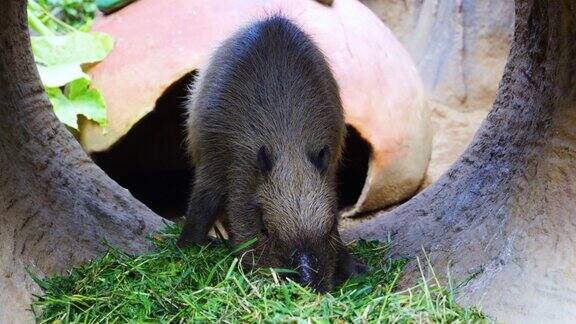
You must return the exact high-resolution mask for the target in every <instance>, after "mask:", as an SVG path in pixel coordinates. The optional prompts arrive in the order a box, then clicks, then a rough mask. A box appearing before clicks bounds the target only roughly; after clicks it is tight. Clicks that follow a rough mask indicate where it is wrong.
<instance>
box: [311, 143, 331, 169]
mask: <svg viewBox="0 0 576 324" xmlns="http://www.w3.org/2000/svg"><path fill="white" fill-rule="evenodd" d="M310 160H311V161H312V163H313V164H314V166H315V167H316V168H317V169H318V171H320V173H324V172H326V170H327V169H328V164H330V147H329V146H328V145H324V147H323V148H322V149H321V150H320V151H319V152H318V153H317V154H312V155H311V156H310Z"/></svg>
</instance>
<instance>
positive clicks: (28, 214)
mask: <svg viewBox="0 0 576 324" xmlns="http://www.w3.org/2000/svg"><path fill="white" fill-rule="evenodd" d="M164 224H165V222H164V221H163V220H162V219H161V218H160V217H159V216H157V215H155V214H154V213H153V212H151V211H150V210H149V209H148V208H147V207H145V206H144V205H143V204H142V203H140V202H138V201H137V200H135V199H134V198H133V197H132V196H131V195H130V193H129V192H128V191H127V190H126V189H123V188H122V187H120V186H119V185H118V184H116V183H115V182H114V181H112V180H111V179H109V178H108V177H107V176H106V175H105V174H104V172H103V171H102V170H100V169H99V168H98V167H97V166H96V165H95V164H93V163H92V161H91V160H90V158H89V157H88V156H87V155H86V154H85V153H84V152H83V151H82V149H81V147H80V145H79V144H78V143H77V142H76V140H75V139H74V138H73V137H72V136H71V134H70V133H69V132H68V131H67V130H66V129H65V128H64V126H63V125H62V124H61V123H60V122H59V121H58V120H57V119H56V117H55V116H54V114H53V113H52V107H51V105H50V102H49V101H48V98H47V96H46V95H45V93H44V91H43V88H42V85H41V83H40V81H39V77H38V73H37V71H36V68H35V64H34V59H33V56H32V53H31V50H30V39H29V35H28V27H27V19H26V1H25V0H8V1H6V2H4V3H3V4H2V15H0V257H1V259H0V260H1V261H0V322H2V323H10V322H21V321H29V320H32V313H31V312H29V311H27V309H29V308H30V302H31V300H32V299H31V294H32V293H40V291H39V288H38V287H37V286H36V285H35V284H34V282H33V281H32V280H31V279H30V277H29V276H28V274H27V272H26V271H27V270H28V271H31V272H33V273H35V274H37V275H39V276H43V275H47V274H54V273H61V272H63V271H65V270H67V269H70V268H71V267H72V266H74V265H77V264H78V263H80V262H83V261H86V260H89V259H91V258H94V257H96V256H98V255H99V254H100V253H102V252H103V251H105V250H106V249H107V248H108V244H109V245H112V246H115V247H118V248H120V249H122V250H124V251H126V252H128V253H141V252H144V251H146V250H148V249H149V248H150V247H151V246H150V243H149V241H148V240H147V239H146V236H147V235H148V234H150V233H152V232H154V231H157V230H159V229H160V228H162V227H163V226H164Z"/></svg>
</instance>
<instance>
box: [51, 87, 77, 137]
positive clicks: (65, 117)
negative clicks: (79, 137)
mask: <svg viewBox="0 0 576 324" xmlns="http://www.w3.org/2000/svg"><path fill="white" fill-rule="evenodd" d="M46 93H47V94H48V98H49V99H50V102H51V103H52V107H54V113H55V114H56V117H58V119H59V120H60V121H61V122H63V123H64V124H65V125H67V126H69V127H72V128H74V129H78V114H77V112H76V109H75V108H74V104H72V102H71V101H70V100H69V99H68V98H67V97H66V96H65V95H64V94H63V93H62V90H60V88H46Z"/></svg>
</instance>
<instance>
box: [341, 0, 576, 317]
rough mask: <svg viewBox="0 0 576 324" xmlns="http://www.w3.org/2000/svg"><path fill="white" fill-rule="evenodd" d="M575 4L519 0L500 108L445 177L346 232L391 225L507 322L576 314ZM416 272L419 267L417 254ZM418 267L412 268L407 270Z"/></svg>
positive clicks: (382, 232)
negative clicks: (406, 200) (472, 276)
mask: <svg viewBox="0 0 576 324" xmlns="http://www.w3.org/2000/svg"><path fill="white" fill-rule="evenodd" d="M575 194H576V3H575V2H574V1H573V0H518V1H517V2H516V25H515V36H514V41H513V45H512V49H511V52H510V55H509V59H508V63H507V65H506V68H505V72H504V76H503V77H502V81H501V83H500V88H499V90H498V94H497V98H496V100H495V102H494V105H493V108H492V111H491V112H490V114H489V115H488V117H487V118H486V120H485V121H484V123H483V124H482V126H481V128H480V130H479V131H478V132H477V134H476V136H475V138H474V140H473V142H472V143H471V145H470V146H469V147H468V149H467V150H466V151H465V153H464V154H463V155H462V156H461V157H460V158H459V160H458V161H457V162H456V163H455V164H454V165H453V166H452V167H451V169H450V170H449V171H448V172H447V173H446V174H444V175H443V177H442V178H441V179H440V180H439V181H438V182H437V183H435V184H434V185H433V186H431V187H429V188H428V189H426V190H425V191H423V192H422V193H421V194H419V195H418V196H416V197H415V198H413V199H412V200H410V201H408V202H407V203H405V204H404V205H402V206H400V207H399V208H397V209H395V210H394V211H392V212H389V213H384V214H382V215H379V217H377V218H375V219H372V220H370V221H367V222H366V223H364V224H362V225H360V226H359V227H358V228H356V229H354V230H352V231H350V232H348V233H347V235H346V236H347V237H348V238H354V237H364V238H369V239H385V238H386V237H387V235H388V234H390V235H391V236H392V244H393V247H392V252H393V254H394V255H412V256H413V255H417V254H419V253H420V252H421V251H422V249H424V250H426V251H427V252H428V256H429V258H430V260H431V263H432V265H433V266H434V268H435V270H436V273H437V274H442V273H446V269H447V267H448V266H449V269H450V274H451V277H452V278H454V279H456V280H462V279H465V278H466V277H468V276H470V275H476V276H475V277H474V278H473V279H472V280H471V281H469V282H468V284H466V285H465V286H464V287H463V289H462V291H461V294H460V296H461V299H462V300H464V301H466V302H470V303H478V302H479V303H480V304H481V305H482V308H483V310H485V311H487V312H488V313H489V314H492V315H495V316H496V317H497V319H499V320H503V321H514V322H525V320H530V321H539V320H540V322H543V321H545V320H548V321H549V320H555V321H565V322H569V321H570V320H573V319H574V318H576V293H575V292H576V243H575V242H574V240H575V238H576V199H575ZM410 270H411V272H410V273H409V275H408V276H407V278H410V277H412V278H414V275H416V270H417V269H416V267H415V266H414V264H412V267H411V268H410ZM410 274H411V275H412V276H410Z"/></svg>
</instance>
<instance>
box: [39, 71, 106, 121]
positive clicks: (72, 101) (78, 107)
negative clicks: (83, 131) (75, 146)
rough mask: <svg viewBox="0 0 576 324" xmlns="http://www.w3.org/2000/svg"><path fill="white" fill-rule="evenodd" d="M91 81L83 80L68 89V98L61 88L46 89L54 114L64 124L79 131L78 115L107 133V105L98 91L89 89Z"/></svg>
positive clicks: (71, 84)
mask: <svg viewBox="0 0 576 324" xmlns="http://www.w3.org/2000/svg"><path fill="white" fill-rule="evenodd" d="M89 82H90V81H89V80H88V79H86V78H81V79H77V80H74V81H72V82H71V83H70V84H68V86H67V87H66V92H67V95H68V96H66V95H65V94H64V93H62V91H61V90H60V88H46V92H47V93H48V97H49V98H50V102H51V103H52V105H53V106H54V113H55V114H56V116H57V117H58V119H59V120H60V121H62V122H63V123H64V124H66V125H68V126H69V127H72V128H74V129H76V130H77V129H78V115H83V116H85V117H86V118H87V119H90V120H93V121H95V122H97V123H98V125H100V127H101V128H102V129H103V131H104V132H105V130H106V126H107V119H106V105H105V104H104V99H103V98H102V95H101V94H100V92H98V90H95V89H89V88H88V84H89Z"/></svg>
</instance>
